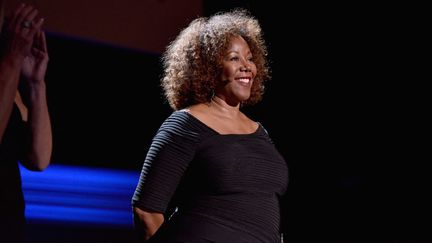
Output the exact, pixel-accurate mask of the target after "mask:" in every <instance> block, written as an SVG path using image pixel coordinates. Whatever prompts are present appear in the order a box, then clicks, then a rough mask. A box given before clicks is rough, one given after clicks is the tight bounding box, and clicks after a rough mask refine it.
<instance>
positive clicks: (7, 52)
mask: <svg viewBox="0 0 432 243" xmlns="http://www.w3.org/2000/svg"><path fill="white" fill-rule="evenodd" d="M37 14H38V10H37V9H35V8H34V7H32V6H30V5H25V4H21V5H20V6H19V7H18V8H16V9H15V11H14V12H13V13H12V15H11V16H10V17H8V18H6V19H5V23H4V28H3V30H2V32H4V33H2V42H3V43H2V45H1V46H2V48H4V49H3V50H2V51H3V55H4V56H7V57H8V58H12V59H13V60H12V61H22V59H23V58H24V57H25V56H27V55H29V53H30V51H31V48H32V45H33V41H34V38H35V34H36V33H37V32H39V31H40V29H41V26H42V24H43V19H38V20H37V19H36V16H37Z"/></svg>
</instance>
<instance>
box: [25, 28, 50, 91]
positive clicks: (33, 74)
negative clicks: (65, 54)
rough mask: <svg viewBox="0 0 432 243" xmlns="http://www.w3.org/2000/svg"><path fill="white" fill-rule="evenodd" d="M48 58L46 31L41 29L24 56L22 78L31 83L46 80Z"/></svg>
mask: <svg viewBox="0 0 432 243" xmlns="http://www.w3.org/2000/svg"><path fill="white" fill-rule="evenodd" d="M48 60H49V57H48V50H47V44H46V38H45V33H44V32H43V31H41V30H39V31H38V32H37V33H36V34H35V35H34V40H33V45H32V47H31V49H30V52H29V53H28V55H27V56H25V58H24V61H23V64H22V69H21V78H22V80H24V81H25V82H28V84H29V85H31V84H36V83H39V82H44V80H45V73H46V70H47V66H48Z"/></svg>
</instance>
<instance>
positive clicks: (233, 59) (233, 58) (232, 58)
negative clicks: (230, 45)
mask: <svg viewBox="0 0 432 243" xmlns="http://www.w3.org/2000/svg"><path fill="white" fill-rule="evenodd" d="M238 59H239V58H238V57H231V58H230V60H231V61H237V60H238Z"/></svg>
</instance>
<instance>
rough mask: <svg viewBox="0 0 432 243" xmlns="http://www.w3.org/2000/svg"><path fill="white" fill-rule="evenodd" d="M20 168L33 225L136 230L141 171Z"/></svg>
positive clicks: (29, 217) (50, 167)
mask: <svg viewBox="0 0 432 243" xmlns="http://www.w3.org/2000/svg"><path fill="white" fill-rule="evenodd" d="M20 169H21V176H22V187H23V192H24V198H25V202H26V218H27V220H28V222H29V223H52V224H61V223H64V224H78V225H84V224H85V225H95V226H115V227H128V228H129V227H132V223H133V221H132V210H131V198H132V195H133V192H134V190H135V187H136V185H137V183H138V179H139V174H140V172H139V171H131V170H119V169H108V168H99V167H83V166H69V165H59V164H51V165H50V166H49V167H48V168H47V169H46V170H45V171H43V172H32V171H29V170H27V169H25V168H24V167H21V168H20Z"/></svg>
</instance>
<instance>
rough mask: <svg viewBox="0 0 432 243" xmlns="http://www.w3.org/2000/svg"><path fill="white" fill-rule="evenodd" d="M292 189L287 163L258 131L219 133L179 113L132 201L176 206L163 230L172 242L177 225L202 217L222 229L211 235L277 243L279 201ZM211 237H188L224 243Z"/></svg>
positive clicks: (157, 207)
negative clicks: (226, 229) (174, 212)
mask: <svg viewBox="0 0 432 243" xmlns="http://www.w3.org/2000/svg"><path fill="white" fill-rule="evenodd" d="M287 184H288V168H287V165H286V162H285V161H284V159H283V158H282V157H281V155H280V154H279V153H278V151H277V150H276V148H275V146H274V145H273V143H272V142H271V140H270V138H269V136H268V134H267V132H266V131H265V129H264V128H263V127H262V126H261V125H259V127H258V129H257V130H256V131H255V132H254V133H251V134H228V135H221V134H218V133H217V132H216V131H214V130H212V129H211V128H209V127H208V126H206V125H205V124H204V123H202V122H201V121H199V120H198V119H196V118H195V117H193V116H192V115H191V114H189V113H187V112H184V111H176V112H173V114H172V115H171V116H170V117H169V118H168V119H167V120H166V121H165V122H164V123H163V124H162V126H161V128H160V129H159V131H158V132H157V134H156V136H155V137H154V139H153V143H152V145H151V146H150V149H149V151H148V154H147V157H146V160H145V162H144V165H143V169H142V173H141V177H140V181H139V184H138V186H137V189H136V191H135V194H134V196H133V199H132V203H133V205H134V206H136V207H139V208H141V209H144V210H151V211H156V212H162V213H166V211H167V209H168V208H169V207H171V206H172V205H174V206H176V207H178V212H177V213H176V215H175V216H174V218H175V219H176V220H171V221H169V222H167V225H168V226H167V227H166V228H167V229H169V230H167V232H168V231H169V232H170V237H171V238H172V239H174V238H175V237H176V236H175V235H173V233H172V232H178V231H176V230H175V228H176V227H181V226H177V225H176V222H182V221H184V220H185V219H188V218H189V219H197V218H200V219H202V220H195V221H202V222H213V224H216V225H220V226H222V227H214V228H215V229H214V231H217V230H218V229H223V228H229V229H231V230H232V231H233V232H237V234H238V235H239V236H238V237H239V238H238V242H242V241H244V240H245V239H244V238H241V237H242V235H243V236H245V235H247V236H248V240H247V242H249V241H250V239H251V238H253V239H256V241H255V242H268V243H274V242H280V236H279V235H280V234H279V230H280V229H279V228H280V214H281V212H280V202H279V198H280V196H282V195H283V194H284V193H285V191H286V189H287ZM186 221H188V222H190V221H193V220H186ZM198 224H199V225H200V227H201V229H202V228H203V227H204V226H203V225H202V224H200V223H199V222H197V225H198ZM206 225H207V224H206ZM208 225H212V223H209V224H208ZM188 227H191V229H193V228H194V225H189V226H188ZM208 227H211V226H208ZM211 231H212V229H211V228H210V229H206V230H201V232H197V231H191V232H193V233H192V234H193V236H191V238H192V237H193V238H196V237H199V236H200V234H203V235H202V237H204V238H205V239H208V240H213V241H214V242H221V240H222V239H209V237H215V236H217V235H220V234H223V233H224V232H220V234H218V232H212V234H209V233H208V232H211ZM225 233H226V232H225ZM159 234H163V232H160V233H159ZM209 235H211V236H209ZM179 237H180V236H179ZM181 237H182V239H184V237H185V236H184V232H183V233H182V236H181ZM206 237H207V238H206ZM191 242H193V241H191Z"/></svg>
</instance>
